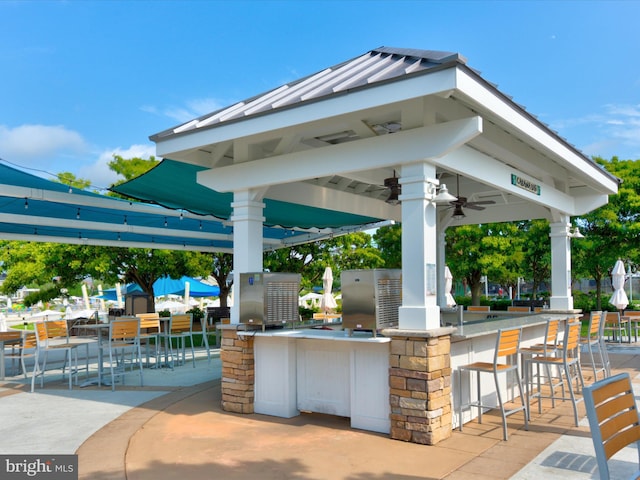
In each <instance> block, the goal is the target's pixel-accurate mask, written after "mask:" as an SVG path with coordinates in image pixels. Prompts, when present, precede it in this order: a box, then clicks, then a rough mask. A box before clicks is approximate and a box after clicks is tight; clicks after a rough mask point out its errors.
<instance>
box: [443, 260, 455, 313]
mask: <svg viewBox="0 0 640 480" xmlns="http://www.w3.org/2000/svg"><path fill="white" fill-rule="evenodd" d="M452 286H453V275H451V270H449V267H448V266H446V265H445V266H444V291H445V297H446V298H445V299H446V302H447V307H455V306H456V305H457V304H456V301H455V300H454V298H453V295H451V287H452Z"/></svg>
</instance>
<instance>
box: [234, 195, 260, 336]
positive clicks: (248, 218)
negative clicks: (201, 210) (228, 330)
mask: <svg viewBox="0 0 640 480" xmlns="http://www.w3.org/2000/svg"><path fill="white" fill-rule="evenodd" d="M256 197H257V193H256V192H253V191H251V190H243V191H240V192H234V195H233V203H232V204H231V206H232V207H233V215H232V217H231V221H232V222H233V272H234V279H235V281H236V282H239V281H240V273H248V272H262V252H263V247H262V238H263V237H262V229H263V223H264V216H263V209H264V203H262V202H261V201H257V200H256ZM239 322H240V298H235V299H234V302H233V305H232V307H231V323H234V324H235V323H239Z"/></svg>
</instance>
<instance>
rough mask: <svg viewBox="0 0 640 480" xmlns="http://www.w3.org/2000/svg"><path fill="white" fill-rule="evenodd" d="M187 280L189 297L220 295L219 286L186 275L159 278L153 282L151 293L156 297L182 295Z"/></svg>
mask: <svg viewBox="0 0 640 480" xmlns="http://www.w3.org/2000/svg"><path fill="white" fill-rule="evenodd" d="M187 282H189V296H191V297H217V296H219V295H220V287H218V286H216V285H207V284H206V283H203V282H201V281H199V280H196V279H195V278H191V277H187V276H183V277H181V278H179V279H173V278H171V277H168V276H165V277H162V278H159V279H158V280H156V281H155V282H154V284H153V293H155V295H156V296H158V297H160V296H164V295H182V296H184V294H185V289H186V286H185V285H186V283H187Z"/></svg>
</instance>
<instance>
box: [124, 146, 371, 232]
mask: <svg viewBox="0 0 640 480" xmlns="http://www.w3.org/2000/svg"><path fill="white" fill-rule="evenodd" d="M203 170H207V168H206V167H202V166H199V165H192V164H189V163H183V162H176V161H174V160H169V159H164V160H162V161H161V162H160V163H159V164H158V165H156V166H155V167H154V168H152V169H151V170H149V171H148V172H147V173H145V174H143V175H140V176H139V177H136V178H134V179H133V180H129V181H128V182H126V183H123V184H120V185H117V186H115V187H112V188H111V191H113V192H116V193H119V194H120V195H125V196H127V197H131V198H134V199H136V200H141V201H145V202H152V203H156V204H158V205H162V206H164V207H168V208H182V209H185V210H188V211H190V212H193V213H197V214H200V215H213V216H215V217H218V218H221V219H225V220H227V219H229V218H230V217H231V214H232V208H231V202H232V201H233V194H232V193H221V192H216V191H215V190H211V189H209V188H207V187H204V186H202V185H200V184H199V183H198V182H197V180H196V177H197V174H198V172H201V171H203ZM263 201H264V204H265V207H264V217H265V222H264V223H265V225H267V226H272V227H273V226H282V227H287V228H293V227H298V228H338V227H345V226H352V225H365V224H370V223H374V222H378V221H380V220H381V219H379V218H373V217H367V216H362V215H354V214H350V213H344V212H338V211H335V210H327V209H324V208H318V207H309V206H306V205H298V204H295V203H289V202H283V201H280V200H273V199H269V198H266V199H264V200H263Z"/></svg>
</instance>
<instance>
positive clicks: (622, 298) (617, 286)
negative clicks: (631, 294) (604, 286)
mask: <svg viewBox="0 0 640 480" xmlns="http://www.w3.org/2000/svg"><path fill="white" fill-rule="evenodd" d="M625 274H626V272H625V269H624V263H622V260H620V259H618V261H617V262H616V264H615V265H614V267H613V271H612V272H611V283H613V288H614V290H613V295H611V298H610V299H609V303H610V304H611V305H614V306H615V307H616V308H617V309H618V310H624V309H625V308H627V305H629V299H628V298H627V294H626V293H625V291H624V277H625Z"/></svg>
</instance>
